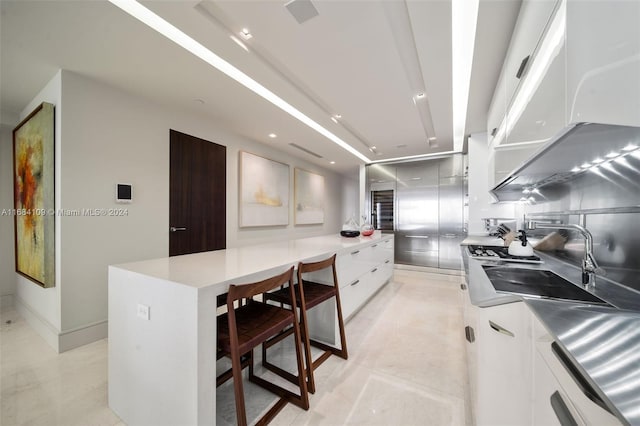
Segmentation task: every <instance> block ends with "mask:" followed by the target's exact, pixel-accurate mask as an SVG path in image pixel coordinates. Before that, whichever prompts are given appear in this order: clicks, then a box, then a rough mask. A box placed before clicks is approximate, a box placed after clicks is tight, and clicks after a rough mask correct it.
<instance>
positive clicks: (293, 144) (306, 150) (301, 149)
mask: <svg viewBox="0 0 640 426" xmlns="http://www.w3.org/2000/svg"><path fill="white" fill-rule="evenodd" d="M289 145H291V146H292V147H294V148H298V149H299V150H300V151H304V152H306V153H307V154H310V155H313V156H314V157H317V158H322V155H318V154H316V153H315V152H313V151H309V150H308V149H307V148H303V147H301V146H300V145H296V144H295V143H290V144H289Z"/></svg>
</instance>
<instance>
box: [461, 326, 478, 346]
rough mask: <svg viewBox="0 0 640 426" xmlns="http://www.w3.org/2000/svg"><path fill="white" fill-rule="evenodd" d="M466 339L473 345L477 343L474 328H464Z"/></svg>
mask: <svg viewBox="0 0 640 426" xmlns="http://www.w3.org/2000/svg"><path fill="white" fill-rule="evenodd" d="M464 337H465V338H466V339H467V342H469V343H473V342H475V341H476V333H475V332H474V331H473V327H471V326H466V327H465V328H464Z"/></svg>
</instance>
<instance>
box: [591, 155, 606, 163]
mask: <svg viewBox="0 0 640 426" xmlns="http://www.w3.org/2000/svg"><path fill="white" fill-rule="evenodd" d="M602 162H604V160H603V159H602V158H600V157H598V158H596V159H595V160H593V161H592V163H593V164H600V163H602Z"/></svg>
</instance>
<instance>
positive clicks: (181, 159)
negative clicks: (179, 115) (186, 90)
mask: <svg viewBox="0 0 640 426" xmlns="http://www.w3.org/2000/svg"><path fill="white" fill-rule="evenodd" d="M170 145H171V148H170V150H171V154H170V155H171V159H170V163H171V165H170V168H171V170H170V177H169V256H177V255H180V254H189V253H198V252H201V251H211V250H219V249H223V248H225V245H226V227H227V216H226V214H227V203H226V199H227V148H226V147H225V146H222V145H218V144H216V143H213V142H209V141H206V140H204V139H200V138H196V137H194V136H189V135H186V134H184V133H180V132H177V131H175V130H171V131H170Z"/></svg>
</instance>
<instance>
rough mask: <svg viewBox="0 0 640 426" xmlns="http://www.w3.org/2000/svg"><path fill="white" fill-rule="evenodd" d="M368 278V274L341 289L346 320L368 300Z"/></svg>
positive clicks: (343, 313) (341, 300)
mask: <svg viewBox="0 0 640 426" xmlns="http://www.w3.org/2000/svg"><path fill="white" fill-rule="evenodd" d="M366 278H368V274H366V275H364V276H362V277H361V278H359V279H355V280H353V281H352V282H350V283H349V284H348V285H346V286H344V287H341V288H340V303H341V305H342V317H343V318H344V319H347V318H349V317H350V316H351V315H352V314H353V313H354V312H355V311H357V310H358V308H359V307H360V306H361V305H362V304H363V303H364V301H365V300H366V299H367V284H368V283H367V280H366Z"/></svg>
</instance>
